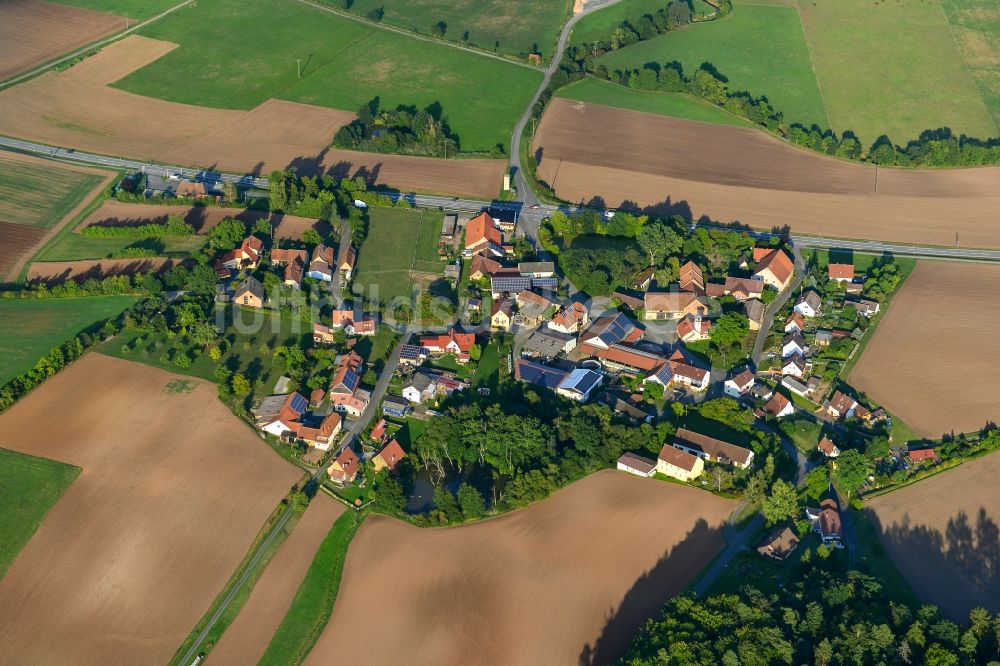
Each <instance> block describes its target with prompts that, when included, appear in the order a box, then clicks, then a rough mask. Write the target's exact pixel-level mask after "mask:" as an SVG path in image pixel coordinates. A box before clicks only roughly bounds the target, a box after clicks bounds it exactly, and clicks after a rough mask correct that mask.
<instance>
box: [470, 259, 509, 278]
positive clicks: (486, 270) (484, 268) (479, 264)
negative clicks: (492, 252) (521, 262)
mask: <svg viewBox="0 0 1000 666" xmlns="http://www.w3.org/2000/svg"><path fill="white" fill-rule="evenodd" d="M501 272H503V273H504V274H507V275H517V276H518V277H520V276H521V273H520V271H515V270H514V269H512V268H504V267H503V265H502V264H501V263H500V262H499V261H495V260H493V259H490V258H489V257H487V256H486V255H484V254H477V255H476V256H474V257H472V262H471V265H470V267H469V278H470V279H472V280H481V279H482V278H484V277H491V276H493V275H499V274H500V273H501Z"/></svg>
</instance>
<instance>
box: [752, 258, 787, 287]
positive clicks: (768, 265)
mask: <svg viewBox="0 0 1000 666" xmlns="http://www.w3.org/2000/svg"><path fill="white" fill-rule="evenodd" d="M753 258H754V261H756V262H757V270H756V271H754V277H756V278H759V279H761V280H763V281H764V284H766V285H768V286H769V287H774V288H775V289H777V290H778V291H784V290H785V288H786V287H788V285H789V284H790V283H791V281H792V274H793V273H794V272H795V264H794V263H792V260H791V258H789V256H788V255H787V254H785V251H784V250H782V249H780V248H762V247H757V248H754V250H753Z"/></svg>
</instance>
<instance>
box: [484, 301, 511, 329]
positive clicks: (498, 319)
mask: <svg viewBox="0 0 1000 666" xmlns="http://www.w3.org/2000/svg"><path fill="white" fill-rule="evenodd" d="M513 323H514V301H512V300H511V299H509V298H503V299H500V300H496V301H493V305H492V306H490V327H491V328H494V329H497V330H501V331H509V330H510V327H511V325H512V324H513Z"/></svg>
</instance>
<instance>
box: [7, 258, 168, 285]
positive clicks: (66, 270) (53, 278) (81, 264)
mask: <svg viewBox="0 0 1000 666" xmlns="http://www.w3.org/2000/svg"><path fill="white" fill-rule="evenodd" d="M175 263H177V262H176V261H175V260H174V259H169V258H167V257H143V258H136V259H80V260H78V261H36V262H34V263H33V264H31V266H29V267H28V276H27V279H28V282H45V283H48V284H57V283H59V282H65V281H66V280H70V279H73V280H85V279H87V278H97V279H100V278H106V277H110V276H112V275H138V274H140V273H151V272H153V273H159V272H160V271H165V270H167V269H168V268H170V267H171V266H173V265H174V264H175Z"/></svg>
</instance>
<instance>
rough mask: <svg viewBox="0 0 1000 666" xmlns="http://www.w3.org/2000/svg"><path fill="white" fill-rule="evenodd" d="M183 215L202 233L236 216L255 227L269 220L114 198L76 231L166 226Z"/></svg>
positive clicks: (244, 212) (247, 213) (241, 212)
mask: <svg viewBox="0 0 1000 666" xmlns="http://www.w3.org/2000/svg"><path fill="white" fill-rule="evenodd" d="M171 215H180V216H181V217H182V218H183V219H184V221H185V222H187V223H188V224H190V225H191V226H192V227H194V229H195V231H197V232H198V233H205V232H206V231H208V230H209V229H211V228H212V227H214V226H215V225H217V224H218V223H219V222H220V221H222V220H223V219H225V218H227V217H234V218H236V219H237V220H241V221H242V222H245V223H247V224H252V223H253V222H256V221H257V220H259V219H261V218H262V217H267V215H268V214H267V213H266V212H265V211H259V210H249V209H246V208H223V207H220V206H185V205H176V206H175V205H162V206H161V205H157V204H135V203H122V202H121V201H115V200H114V199H111V200H108V201H105V202H104V203H103V204H101V207H100V208H98V209H97V210H95V211H94V212H93V213H91V214H90V215H88V216H87V217H86V219H84V220H83V221H82V222H81V223H80V224H79V225H78V226H77V227H76V229H75V231H80V230H81V229H83V228H85V227H89V226H91V225H99V226H105V227H134V226H140V225H143V224H166V222H167V217H169V216H171Z"/></svg>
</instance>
